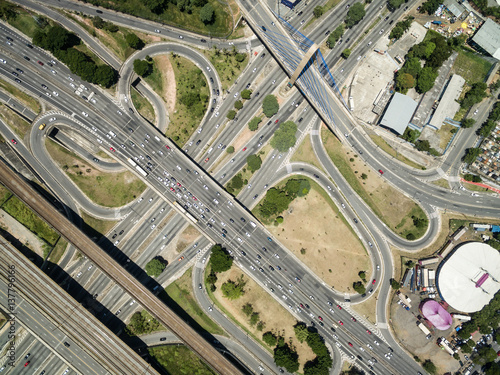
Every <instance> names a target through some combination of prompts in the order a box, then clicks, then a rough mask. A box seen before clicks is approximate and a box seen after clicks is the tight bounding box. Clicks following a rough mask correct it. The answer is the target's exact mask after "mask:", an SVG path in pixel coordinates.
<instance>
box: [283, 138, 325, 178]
mask: <svg viewBox="0 0 500 375" xmlns="http://www.w3.org/2000/svg"><path fill="white" fill-rule="evenodd" d="M290 161H292V162H294V161H300V162H304V163H307V164H311V165H314V166H315V167H316V168H318V169H319V170H321V171H322V170H323V167H322V166H321V164H320V163H319V161H318V158H317V157H316V154H315V153H314V150H313V147H312V143H311V137H309V136H306V137H304V140H303V141H302V143H301V144H300V146H299V147H297V149H296V150H295V152H294V153H293V155H292V158H291V159H290Z"/></svg>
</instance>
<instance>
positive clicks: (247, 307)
mask: <svg viewBox="0 0 500 375" xmlns="http://www.w3.org/2000/svg"><path fill="white" fill-rule="evenodd" d="M241 311H243V314H245V315H246V316H250V315H252V313H253V306H252V304H251V303H246V304H244V305H243V307H242V308H241Z"/></svg>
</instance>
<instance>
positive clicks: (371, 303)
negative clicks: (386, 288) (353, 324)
mask: <svg viewBox="0 0 500 375" xmlns="http://www.w3.org/2000/svg"><path fill="white" fill-rule="evenodd" d="M379 290H380V288H378V289H377V291H376V292H375V293H373V295H372V296H371V297H370V298H369V299H367V300H366V301H364V302H361V303H357V304H354V305H351V308H352V309H353V310H354V311H356V312H357V313H358V314H359V315H361V316H363V317H364V318H365V319H366V320H368V321H369V322H370V323H372V324H375V323H377V316H376V315H375V312H376V311H375V309H376V307H377V299H378V293H379Z"/></svg>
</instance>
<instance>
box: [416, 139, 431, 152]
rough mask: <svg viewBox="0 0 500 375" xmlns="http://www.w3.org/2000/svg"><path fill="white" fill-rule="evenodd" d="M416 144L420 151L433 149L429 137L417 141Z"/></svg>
mask: <svg viewBox="0 0 500 375" xmlns="http://www.w3.org/2000/svg"><path fill="white" fill-rule="evenodd" d="M415 146H416V148H417V150H418V151H429V150H430V149H431V145H430V143H429V141H428V140H427V139H424V140H423V141H420V140H419V141H417V142H416V143H415Z"/></svg>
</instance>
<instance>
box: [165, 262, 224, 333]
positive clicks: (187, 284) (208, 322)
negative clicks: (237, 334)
mask: <svg viewBox="0 0 500 375" xmlns="http://www.w3.org/2000/svg"><path fill="white" fill-rule="evenodd" d="M191 276H192V268H190V269H189V270H187V271H186V272H185V273H184V275H182V276H181V277H180V278H179V279H177V280H176V281H174V282H173V283H172V284H170V285H169V286H167V288H166V289H165V291H166V292H167V294H168V296H169V297H170V298H171V299H172V300H173V301H174V302H175V303H176V304H177V305H178V306H179V307H180V309H178V308H174V311H175V312H176V313H177V314H179V315H180V316H181V317H190V318H189V319H190V320H191V319H192V320H194V321H195V322H196V323H197V324H199V326H200V327H201V328H202V329H203V330H205V331H207V332H210V333H212V334H216V335H222V334H224V331H223V330H222V328H221V327H220V326H219V325H218V324H217V323H215V322H214V321H213V320H212V319H210V317H209V316H208V315H206V314H205V313H204V312H203V310H202V309H201V307H200V306H199V305H198V303H197V302H196V300H195V299H194V296H193V287H192V282H191V280H192V277H191ZM169 306H170V307H171V304H169Z"/></svg>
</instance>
